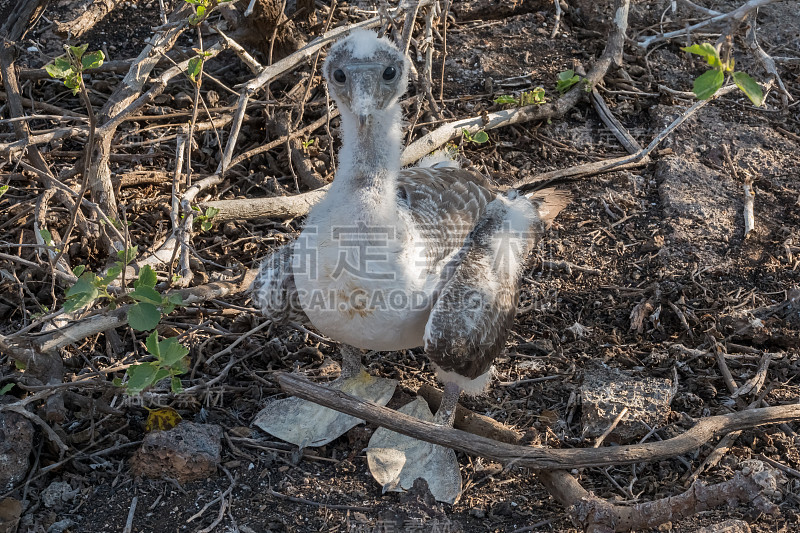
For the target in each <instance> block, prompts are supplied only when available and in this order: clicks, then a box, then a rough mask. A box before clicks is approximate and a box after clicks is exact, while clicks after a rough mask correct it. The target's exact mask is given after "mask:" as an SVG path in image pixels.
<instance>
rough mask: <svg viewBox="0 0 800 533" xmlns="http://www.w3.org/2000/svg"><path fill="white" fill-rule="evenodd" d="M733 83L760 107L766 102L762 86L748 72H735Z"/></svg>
mask: <svg viewBox="0 0 800 533" xmlns="http://www.w3.org/2000/svg"><path fill="white" fill-rule="evenodd" d="M732 76H733V83H735V84H736V86H737V87H739V88H740V89H741V90H742V92H743V93H744V94H745V95H746V96H747V97H748V98H749V99H750V101H751V102H753V105H755V106H756V107H760V106H761V104H763V103H764V92H763V91H762V90H761V86H760V85H759V84H758V82H756V80H754V79H753V78H751V77H750V76H749V75H748V74H747V73H746V72H734V73H733V74H732Z"/></svg>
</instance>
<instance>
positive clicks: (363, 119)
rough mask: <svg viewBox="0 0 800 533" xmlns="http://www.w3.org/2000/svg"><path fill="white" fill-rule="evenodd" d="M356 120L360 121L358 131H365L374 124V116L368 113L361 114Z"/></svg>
mask: <svg viewBox="0 0 800 533" xmlns="http://www.w3.org/2000/svg"><path fill="white" fill-rule="evenodd" d="M356 119H357V120H358V131H363V130H364V129H366V128H367V126H369V124H370V122H372V116H371V115H369V114H366V113H360V114H359V115H357V116H356Z"/></svg>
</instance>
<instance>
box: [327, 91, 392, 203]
mask: <svg viewBox="0 0 800 533" xmlns="http://www.w3.org/2000/svg"><path fill="white" fill-rule="evenodd" d="M341 117H342V149H341V151H340V152H339V168H338V169H337V171H336V177H335V178H334V181H333V185H332V186H331V192H334V191H337V192H339V193H340V194H343V195H346V198H348V199H349V202H357V203H363V204H365V205H364V206H361V207H362V208H367V209H370V208H371V209H381V210H388V211H390V212H392V211H393V210H394V208H395V207H396V202H397V200H396V194H395V190H396V183H397V174H398V172H399V171H400V153H401V151H402V131H401V129H400V106H399V105H398V104H395V105H393V106H390V107H389V108H388V109H386V110H383V111H382V112H381V113H376V114H375V115H374V116H373V117H372V120H371V122H370V123H369V124H368V125H366V126H364V127H363V128H361V129H359V128H358V122H357V120H356V117H355V116H354V115H353V114H352V113H350V112H349V111H347V110H343V111H342V114H341ZM389 204H391V205H389Z"/></svg>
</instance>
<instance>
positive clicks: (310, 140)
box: [303, 139, 314, 150]
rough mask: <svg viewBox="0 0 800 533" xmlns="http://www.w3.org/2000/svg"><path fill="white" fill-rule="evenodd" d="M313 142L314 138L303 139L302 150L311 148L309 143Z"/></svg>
mask: <svg viewBox="0 0 800 533" xmlns="http://www.w3.org/2000/svg"><path fill="white" fill-rule="evenodd" d="M312 144H314V139H307V140H305V141H303V150H308V149H309V148H311V145H312Z"/></svg>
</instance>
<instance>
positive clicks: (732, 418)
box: [276, 374, 800, 470]
mask: <svg viewBox="0 0 800 533" xmlns="http://www.w3.org/2000/svg"><path fill="white" fill-rule="evenodd" d="M276 379H277V380H278V383H279V384H280V385H281V388H282V389H283V390H284V392H286V393H288V394H292V395H294V396H298V397H300V398H303V399H305V400H309V401H312V402H315V403H318V404H320V405H324V406H325V407H329V408H331V409H335V410H336V411H340V412H342V413H346V414H349V415H351V416H355V417H357V418H360V419H363V420H367V421H368V422H372V423H373V424H378V425H380V426H383V427H385V428H387V429H390V430H392V431H396V432H398V433H402V434H403V435H408V436H410V437H413V438H416V439H420V440H424V441H427V442H432V443H435V444H440V445H442V446H447V447H448V448H452V449H454V450H458V451H462V452H465V453H468V454H471V455H479V456H481V457H486V458H488V459H492V460H494V461H499V462H501V463H504V464H515V465H517V466H522V467H527V468H533V469H535V470H559V469H565V468H590V467H596V466H610V465H623V464H633V463H641V462H649V461H659V460H662V459H669V458H671V457H675V456H676V455H683V454H685V453H689V452H691V451H693V450H696V449H697V448H698V447H700V446H702V445H703V444H705V443H706V442H708V441H709V440H710V439H712V438H714V437H716V436H719V435H722V434H725V433H729V432H731V431H737V430H742V429H750V428H753V427H756V426H761V425H765V424H780V423H783V422H789V421H792V420H798V419H800V405H798V404H793V405H782V406H778V407H766V408H763V409H753V410H748V411H741V412H737V413H731V414H727V415H719V416H712V417H708V418H702V419H700V420H699V421H698V422H697V424H695V426H694V427H692V428H691V429H689V430H687V431H686V432H684V433H683V434H682V435H679V436H677V437H673V438H671V439H668V440H663V441H658V442H652V443H646V444H635V445H627V446H615V447H613V448H597V449H594V448H587V449H561V450H554V449H542V448H529V447H526V446H517V445H513V444H505V443H502V442H497V441H493V440H491V439H487V438H485V437H480V436H476V435H472V434H470V433H466V432H464V431H459V430H457V429H452V428H446V427H443V426H439V425H436V424H432V423H429V422H423V421H421V420H418V419H416V418H413V417H410V416H406V415H404V414H402V413H399V412H397V411H394V410H392V409H388V408H386V407H381V406H377V405H374V404H370V403H366V402H363V401H361V400H359V399H357V398H355V397H353V396H350V395H348V394H345V393H343V392H341V391H338V390H333V389H328V388H327V387H324V386H322V385H317V384H314V383H311V382H310V381H308V380H307V379H305V378H304V377H302V376H299V375H296V374H278V375H277V376H276Z"/></svg>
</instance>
